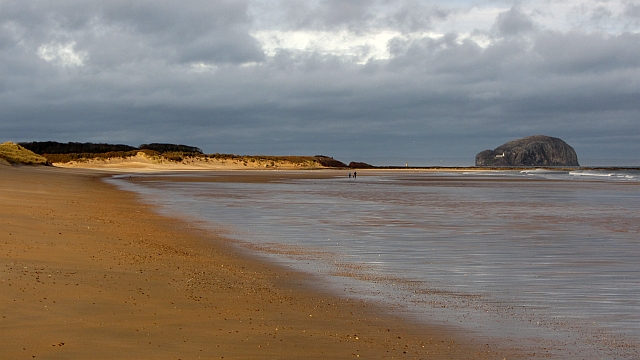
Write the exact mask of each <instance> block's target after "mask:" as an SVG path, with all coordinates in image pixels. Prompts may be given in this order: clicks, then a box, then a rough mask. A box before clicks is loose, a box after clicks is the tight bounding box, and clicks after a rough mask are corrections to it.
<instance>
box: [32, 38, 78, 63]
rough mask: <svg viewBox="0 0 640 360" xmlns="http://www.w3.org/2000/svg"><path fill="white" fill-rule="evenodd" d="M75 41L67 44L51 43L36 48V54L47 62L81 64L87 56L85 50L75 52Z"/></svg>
mask: <svg viewBox="0 0 640 360" xmlns="http://www.w3.org/2000/svg"><path fill="white" fill-rule="evenodd" d="M75 45H76V43H75V42H70V43H68V44H64V45H63V44H59V43H51V44H44V45H41V46H40V47H39V48H38V56H40V58H42V59H43V60H45V61H47V62H52V63H56V64H58V65H60V66H63V67H71V66H83V65H84V62H85V59H86V58H87V53H86V52H76V51H75V50H74V47H75Z"/></svg>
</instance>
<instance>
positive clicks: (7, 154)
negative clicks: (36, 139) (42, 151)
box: [0, 141, 49, 165]
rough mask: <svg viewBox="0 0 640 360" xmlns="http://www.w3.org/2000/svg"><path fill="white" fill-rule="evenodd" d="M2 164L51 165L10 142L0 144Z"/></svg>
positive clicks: (40, 157)
mask: <svg viewBox="0 0 640 360" xmlns="http://www.w3.org/2000/svg"><path fill="white" fill-rule="evenodd" d="M2 163H4V164H5V165H7V164H10V165H49V160H47V158H46V157H44V156H41V155H38V154H36V153H34V152H33V151H31V150H27V149H25V148H24V147H22V146H20V145H18V144H15V143H12V142H9V141H8V142H5V143H2V144H0V164H2Z"/></svg>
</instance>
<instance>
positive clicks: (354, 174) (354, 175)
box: [353, 171, 356, 179]
mask: <svg viewBox="0 0 640 360" xmlns="http://www.w3.org/2000/svg"><path fill="white" fill-rule="evenodd" d="M353 178H354V179H355V178H356V172H355V171H354V172H353Z"/></svg>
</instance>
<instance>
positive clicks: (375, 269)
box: [108, 170, 640, 359]
mask: <svg viewBox="0 0 640 360" xmlns="http://www.w3.org/2000/svg"><path fill="white" fill-rule="evenodd" d="M312 173H313V172H307V174H312ZM233 174H234V173H215V172H212V173H206V174H203V173H198V174H197V177H194V175H193V174H176V175H162V176H158V175H137V176H136V177H135V179H134V181H129V180H127V177H114V178H111V179H109V180H108V181H109V182H112V183H115V184H116V185H118V186H120V187H122V188H124V189H127V190H131V191H135V192H137V193H139V194H140V195H141V196H142V197H143V199H144V200H145V201H148V202H151V203H154V204H158V205H160V209H161V211H162V212H164V213H167V214H169V215H173V216H176V215H179V216H183V217H186V218H188V219H191V220H193V221H194V222H195V223H197V224H198V225H199V226H202V227H205V228H210V229H212V230H215V231H218V232H220V231H222V232H223V233H224V235H225V236H227V237H228V238H230V239H233V240H234V241H235V243H236V244H237V246H240V247H243V248H246V249H248V250H249V251H252V252H254V253H255V254H258V255H259V256H264V257H266V258H268V259H270V260H271V261H277V262H280V263H282V264H284V265H286V266H291V267H294V268H296V269H298V270H301V271H305V272H308V273H311V274H313V275H315V276H317V277H318V278H319V279H320V281H319V285H318V286H323V287H326V288H327V289H329V290H330V291H334V292H335V293H336V294H338V295H341V296H348V297H355V298H364V299H367V300H370V301H374V302H378V303H381V304H384V305H386V306H387V307H388V308H389V309H393V310H392V311H394V312H396V313H397V314H399V315H401V316H405V317H407V318H410V319H412V320H415V321H422V322H425V323H439V324H444V325H448V326H452V327H456V328H459V329H461V330H464V331H466V332H467V333H468V334H469V336H470V337H473V338H492V337H493V338H496V337H497V338H501V339H505V341H506V342H507V344H510V345H512V346H513V347H516V348H518V349H520V350H521V351H522V352H523V353H529V354H531V353H533V352H537V354H538V356H542V355H545V356H548V357H551V358H560V359H564V358H566V359H572V358H584V359H602V358H606V359H638V358H640V172H638V171H633V170H628V171H594V170H591V171H586V170H585V171H581V170H576V171H571V172H569V171H548V170H530V171H522V172H519V171H504V172H497V171H488V172H466V173H465V172H457V173H453V172H451V173H447V172H439V173H433V172H419V171H415V172H409V171H403V172H367V173H366V176H362V175H363V174H364V173H363V172H361V173H360V174H359V176H358V178H357V179H352V178H349V177H347V176H346V175H347V172H344V173H336V176H335V177H327V178H307V179H305V178H304V177H305V176H304V174H305V173H304V172H302V173H298V175H301V176H299V177H297V178H290V179H273V181H268V182H255V181H251V180H248V179H250V178H251V176H260V173H257V172H256V173H242V174H243V175H242V176H234V175H233ZM236 174H237V173H236ZM247 175H249V176H247Z"/></svg>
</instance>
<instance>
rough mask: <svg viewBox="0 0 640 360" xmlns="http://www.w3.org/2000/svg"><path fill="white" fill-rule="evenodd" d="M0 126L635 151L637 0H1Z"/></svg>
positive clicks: (468, 153) (440, 147) (408, 157)
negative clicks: (549, 142)
mask: <svg viewBox="0 0 640 360" xmlns="http://www.w3.org/2000/svg"><path fill="white" fill-rule="evenodd" d="M0 75H1V76H0V141H7V140H11V141H45V140H54V141H61V142H67V141H80V142H86V141H92V142H108V143H124V144H129V145H139V144H141V143H149V142H171V143H182V144H187V145H194V146H198V147H200V148H202V149H203V150H204V151H205V152H207V153H215V152H220V153H235V154H270V155H288V154H292V155H293V154H296V155H316V154H324V155H329V156H333V157H335V158H336V159H340V160H342V161H346V162H348V161H354V160H357V161H367V162H370V163H373V164H376V165H391V164H404V163H405V161H408V162H409V163H410V164H411V165H473V163H474V159H475V155H476V153H478V152H480V151H482V150H485V149H493V148H495V147H497V146H499V145H501V144H503V143H505V142H507V141H510V140H513V139H517V138H521V137H524V136H529V135H537V134H543V135H549V136H555V137H559V138H561V139H563V140H565V141H566V142H567V143H569V144H570V145H571V146H573V147H574V148H575V150H576V152H577V153H578V157H579V160H580V162H581V164H582V165H596V164H598V165H607V164H610V165H620V164H624V165H640V2H639V1H638V0H553V1H552V0H548V1H546V0H531V1H527V0H523V1H500V0H493V1H490V0H484V1H483V0H478V1H466V0H454V1H440V0H438V1H420V0H379V1H375V0H374V1H371V0H369V1H364V0H349V1H346V0H344V1H343V0H326V1H322V0H321V1H317V0H316V1H302V0H247V1H239V0H229V1H217V0H195V1H175V0H148V1H147V0H145V1H131V0H126V1H125V0H0Z"/></svg>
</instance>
